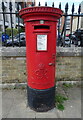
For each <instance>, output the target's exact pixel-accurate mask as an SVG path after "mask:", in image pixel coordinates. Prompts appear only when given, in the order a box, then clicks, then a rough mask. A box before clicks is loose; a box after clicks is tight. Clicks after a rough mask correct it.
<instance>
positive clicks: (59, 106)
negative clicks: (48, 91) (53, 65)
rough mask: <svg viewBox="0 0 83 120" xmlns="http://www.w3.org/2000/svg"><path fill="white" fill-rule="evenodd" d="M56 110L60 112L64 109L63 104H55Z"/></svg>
mask: <svg viewBox="0 0 83 120" xmlns="http://www.w3.org/2000/svg"><path fill="white" fill-rule="evenodd" d="M57 108H58V109H59V110H61V111H63V110H64V109H65V107H64V105H63V104H57Z"/></svg>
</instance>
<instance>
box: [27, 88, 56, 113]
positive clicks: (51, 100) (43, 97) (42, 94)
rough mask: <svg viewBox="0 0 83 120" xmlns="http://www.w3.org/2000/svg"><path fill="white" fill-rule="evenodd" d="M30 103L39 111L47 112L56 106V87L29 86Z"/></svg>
mask: <svg viewBox="0 0 83 120" xmlns="http://www.w3.org/2000/svg"><path fill="white" fill-rule="evenodd" d="M27 91H28V92H27V93H28V105H29V107H30V108H31V109H33V110H35V111H37V112H46V111H48V110H50V109H52V108H54V107H55V87H52V88H49V89H44V90H38V89H32V88H30V87H27Z"/></svg>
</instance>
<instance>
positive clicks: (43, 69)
mask: <svg viewBox="0 0 83 120" xmlns="http://www.w3.org/2000/svg"><path fill="white" fill-rule="evenodd" d="M61 15H62V11H61V10H60V9H58V8H52V7H28V8H24V9H22V10H21V11H20V16H21V18H23V19H24V24H25V32H26V62H27V66H26V68H27V74H28V79H27V84H28V85H27V86H28V87H27V89H28V104H29V106H30V108H32V109H34V110H36V111H47V110H49V109H52V108H53V107H54V105H55V61H56V38H57V35H56V34H57V20H58V19H59V18H60V17H61Z"/></svg>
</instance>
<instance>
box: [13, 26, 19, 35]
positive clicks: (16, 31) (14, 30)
mask: <svg viewBox="0 0 83 120" xmlns="http://www.w3.org/2000/svg"><path fill="white" fill-rule="evenodd" d="M17 34H18V30H17V29H16V28H13V35H14V36H16V35H17Z"/></svg>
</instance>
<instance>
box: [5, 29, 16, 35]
mask: <svg viewBox="0 0 83 120" xmlns="http://www.w3.org/2000/svg"><path fill="white" fill-rule="evenodd" d="M6 34H7V35H9V36H11V35H12V29H11V28H6ZM17 34H18V30H17V29H16V28H13V35H14V36H16V35H17Z"/></svg>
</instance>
